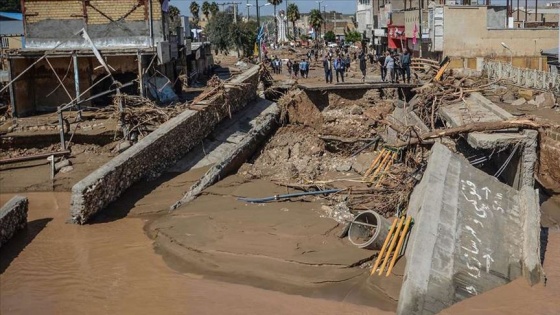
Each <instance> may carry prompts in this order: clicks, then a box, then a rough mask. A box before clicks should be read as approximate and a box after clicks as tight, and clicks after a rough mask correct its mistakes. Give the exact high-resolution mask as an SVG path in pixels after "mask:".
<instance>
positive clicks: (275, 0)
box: [268, 0, 282, 45]
mask: <svg viewBox="0 0 560 315" xmlns="http://www.w3.org/2000/svg"><path fill="white" fill-rule="evenodd" d="M268 2H270V4H272V5H273V6H274V31H275V33H276V35H275V39H274V44H276V45H278V19H276V6H277V5H279V4H280V3H282V0H268Z"/></svg>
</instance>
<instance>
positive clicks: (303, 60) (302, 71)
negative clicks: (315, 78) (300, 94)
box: [299, 58, 306, 79]
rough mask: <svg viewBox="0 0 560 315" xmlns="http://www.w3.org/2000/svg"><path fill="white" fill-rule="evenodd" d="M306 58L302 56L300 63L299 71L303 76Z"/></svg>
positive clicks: (303, 76) (302, 76)
mask: <svg viewBox="0 0 560 315" xmlns="http://www.w3.org/2000/svg"><path fill="white" fill-rule="evenodd" d="M305 61H306V59H305V58H301V62H300V63H299V73H301V78H302V79H303V78H305Z"/></svg>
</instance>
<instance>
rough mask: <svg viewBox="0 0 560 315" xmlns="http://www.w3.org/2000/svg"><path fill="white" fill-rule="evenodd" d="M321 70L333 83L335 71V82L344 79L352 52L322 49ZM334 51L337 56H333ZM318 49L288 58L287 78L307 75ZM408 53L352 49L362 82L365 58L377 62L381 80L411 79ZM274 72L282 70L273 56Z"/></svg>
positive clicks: (407, 81) (280, 62) (364, 77)
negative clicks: (376, 53)
mask: <svg viewBox="0 0 560 315" xmlns="http://www.w3.org/2000/svg"><path fill="white" fill-rule="evenodd" d="M323 53H324V54H323V60H322V63H323V70H324V72H325V82H326V83H332V82H333V79H334V76H335V74H336V82H337V83H339V82H342V83H344V77H345V74H346V73H347V72H348V71H349V69H350V66H351V61H352V59H351V53H346V54H344V52H343V51H342V50H339V49H337V50H336V51H333V49H332V48H330V49H328V50H325V51H323ZM335 54H336V57H334V56H335ZM318 56H319V50H318V49H311V50H309V51H308V52H307V53H306V55H305V56H304V57H303V58H302V59H301V61H298V60H293V61H292V60H291V59H288V61H287V63H286V68H287V69H288V75H289V76H290V78H293V79H297V78H298V77H301V78H308V77H309V68H310V64H311V61H312V59H313V58H315V62H317V61H318ZM411 57H412V56H411V54H410V52H409V51H408V50H407V49H404V51H403V52H402V54H400V55H399V54H397V53H395V52H390V51H387V52H385V53H384V54H382V55H381V56H379V57H377V56H376V55H373V54H372V53H370V54H366V53H365V51H363V50H362V49H360V50H359V51H358V52H357V53H356V52H354V60H355V61H356V63H357V64H358V66H359V69H360V72H361V74H362V77H361V81H362V82H365V80H366V72H367V61H368V60H369V61H370V63H371V64H374V63H375V62H377V64H378V66H379V68H380V70H381V80H382V81H384V82H386V81H389V80H390V82H391V83H396V82H399V79H400V77H402V80H403V82H406V83H410V63H411ZM270 63H271V66H272V69H273V72H274V73H275V74H280V73H282V60H281V59H279V58H278V56H275V57H274V58H273V59H272V60H270Z"/></svg>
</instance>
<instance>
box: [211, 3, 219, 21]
mask: <svg viewBox="0 0 560 315" xmlns="http://www.w3.org/2000/svg"><path fill="white" fill-rule="evenodd" d="M219 11H220V7H218V4H217V3H216V2H212V3H211V4H210V13H212V17H214V16H215V15H216V13H218V12H219Z"/></svg>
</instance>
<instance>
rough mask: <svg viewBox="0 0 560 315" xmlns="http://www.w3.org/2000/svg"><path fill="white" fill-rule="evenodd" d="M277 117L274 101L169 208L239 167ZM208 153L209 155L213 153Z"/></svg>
mask: <svg viewBox="0 0 560 315" xmlns="http://www.w3.org/2000/svg"><path fill="white" fill-rule="evenodd" d="M267 102H268V101H267ZM255 106H257V105H255ZM279 118H280V109H279V108H278V106H277V105H276V103H273V104H271V105H270V106H269V107H268V108H267V109H265V110H263V112H262V113H261V114H260V115H259V116H258V117H257V118H255V119H254V120H253V121H252V122H251V125H252V126H253V127H252V128H251V130H250V131H249V132H248V133H247V134H246V135H245V136H244V137H243V138H242V139H241V140H240V141H239V142H238V143H235V137H233V139H232V140H233V141H231V142H233V143H235V145H233V146H232V147H231V148H230V149H229V150H227V151H226V152H223V153H222V154H220V155H221V156H220V157H219V159H218V160H216V161H215V163H214V165H213V166H212V167H211V168H210V169H209V170H208V171H207V172H206V173H205V174H204V176H203V177H202V178H201V179H200V180H198V181H197V182H196V183H195V184H194V185H192V186H191V188H190V189H189V191H187V192H186V193H185V195H184V196H183V198H181V200H179V201H177V202H176V203H175V204H174V205H172V206H171V208H170V209H171V210H175V209H177V208H179V207H181V206H182V205H184V204H186V203H188V202H190V201H192V200H194V199H195V198H196V197H197V196H198V195H200V193H201V192H202V191H203V190H204V189H205V188H207V187H209V186H210V185H212V184H214V183H216V182H217V181H219V180H220V179H222V178H225V177H226V176H227V175H229V174H231V173H233V172H235V171H236V170H237V169H239V167H240V166H241V165H242V164H243V163H245V162H246V161H247V160H248V159H249V158H250V157H251V156H252V155H253V154H254V153H255V151H256V150H257V149H258V147H259V146H261V144H262V143H263V142H265V141H266V139H268V137H269V136H270V134H271V133H272V132H273V131H274V130H276V128H277V127H278V123H277V122H278V119H279ZM227 140H228V142H229V140H230V139H229V138H228V139H227ZM228 144H229V143H228ZM209 155H210V156H211V155H213V153H210V154H209Z"/></svg>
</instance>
